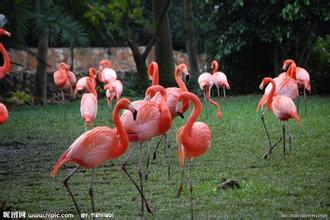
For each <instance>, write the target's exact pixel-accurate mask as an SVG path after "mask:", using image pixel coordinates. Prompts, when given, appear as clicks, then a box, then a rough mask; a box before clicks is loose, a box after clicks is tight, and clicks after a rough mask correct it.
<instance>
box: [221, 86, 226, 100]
mask: <svg viewBox="0 0 330 220" xmlns="http://www.w3.org/2000/svg"><path fill="white" fill-rule="evenodd" d="M222 90H223V97H224V98H226V89H225V87H222Z"/></svg>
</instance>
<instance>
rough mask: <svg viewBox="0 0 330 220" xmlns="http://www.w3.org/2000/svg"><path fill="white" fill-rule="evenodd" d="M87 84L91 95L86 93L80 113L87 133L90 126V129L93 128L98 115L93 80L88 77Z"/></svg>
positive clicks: (81, 103)
mask: <svg viewBox="0 0 330 220" xmlns="http://www.w3.org/2000/svg"><path fill="white" fill-rule="evenodd" d="M86 83H87V89H88V91H89V93H85V94H84V95H83V96H82V98H81V102H80V113H81V117H82V119H83V121H84V128H85V131H86V130H87V125H89V128H92V127H93V124H94V120H95V118H96V114H97V93H96V90H95V87H94V85H93V81H92V78H90V77H88V78H87V79H86Z"/></svg>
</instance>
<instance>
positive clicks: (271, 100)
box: [267, 79, 276, 110]
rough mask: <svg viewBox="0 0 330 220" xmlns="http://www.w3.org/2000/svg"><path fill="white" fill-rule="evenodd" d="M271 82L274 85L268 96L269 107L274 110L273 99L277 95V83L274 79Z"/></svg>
mask: <svg viewBox="0 0 330 220" xmlns="http://www.w3.org/2000/svg"><path fill="white" fill-rule="evenodd" d="M269 82H270V83H271V84H272V89H271V90H270V93H269V96H268V100H267V106H268V108H269V109H270V110H272V103H273V97H274V94H275V89H276V84H275V81H274V80H273V79H270V81H269Z"/></svg>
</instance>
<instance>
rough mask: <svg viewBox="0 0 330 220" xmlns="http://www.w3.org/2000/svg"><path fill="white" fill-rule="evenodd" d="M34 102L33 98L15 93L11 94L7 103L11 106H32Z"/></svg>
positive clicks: (25, 94) (18, 92)
mask: <svg viewBox="0 0 330 220" xmlns="http://www.w3.org/2000/svg"><path fill="white" fill-rule="evenodd" d="M34 100H35V98H34V96H32V95H30V94H27V93H26V92H24V91H15V92H12V97H11V98H10V99H9V102H10V103H11V104H13V105H33V104H34Z"/></svg>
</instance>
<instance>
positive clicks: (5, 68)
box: [0, 43, 10, 79]
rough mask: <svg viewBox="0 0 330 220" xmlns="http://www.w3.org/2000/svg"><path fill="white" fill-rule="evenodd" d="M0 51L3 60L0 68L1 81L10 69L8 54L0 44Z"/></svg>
mask: <svg viewBox="0 0 330 220" xmlns="http://www.w3.org/2000/svg"><path fill="white" fill-rule="evenodd" d="M0 51H1V53H2V55H3V60H4V61H3V65H2V66H0V79H1V78H3V77H5V75H6V73H7V72H8V71H9V69H10V59H9V56H8V53H7V51H6V49H5V47H4V46H3V44H2V43H0Z"/></svg>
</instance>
